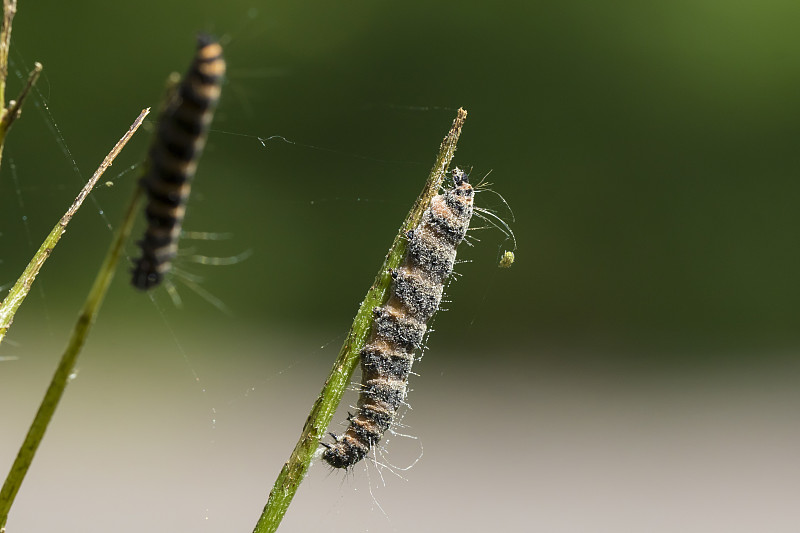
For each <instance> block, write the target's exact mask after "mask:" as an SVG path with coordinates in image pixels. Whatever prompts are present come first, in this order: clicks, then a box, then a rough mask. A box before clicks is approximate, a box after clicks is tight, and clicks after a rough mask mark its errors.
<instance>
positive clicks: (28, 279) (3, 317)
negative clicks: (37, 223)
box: [0, 107, 150, 342]
mask: <svg viewBox="0 0 800 533" xmlns="http://www.w3.org/2000/svg"><path fill="white" fill-rule="evenodd" d="M149 112H150V108H149V107H148V108H147V109H144V110H143V111H142V112H141V113H140V114H139V116H138V117H137V118H136V120H135V121H134V122H133V124H131V126H130V128H129V129H128V131H127V133H125V135H123V136H122V138H121V139H120V140H119V141H117V144H116V145H114V148H112V149H111V151H110V152H109V153H108V155H107V156H106V158H105V159H103V162H102V163H100V166H99V167H98V168H97V170H96V171H95V172H94V174H93V175H92V177H91V179H90V180H89V181H88V182H87V183H86V185H84V186H83V189H81V192H80V193H79V194H78V196H77V197H76V198H75V201H74V202H72V205H71V206H70V207H69V209H67V212H66V213H64V216H62V217H61V220H59V221H58V224H56V225H55V227H54V228H53V229H52V230H51V231H50V234H49V235H48V236H47V238H45V240H44V242H43V243H42V245H41V246H40V247H39V250H38V251H37V252H36V253H35V254H34V256H33V259H31V261H30V263H28V266H27V267H26V268H25V270H24V271H23V272H22V275H21V276H20V277H19V279H18V280H17V282H16V283H15V284H14V286H13V287H12V288H11V290H10V291H8V296H6V298H5V300H3V303H2V305H0V342H2V341H3V339H4V338H5V336H6V333H7V332H8V328H10V327H11V323H12V322H13V321H14V315H15V314H16V312H17V309H19V306H20V305H21V304H22V301H23V300H25V297H26V296H28V292H29V291H30V289H31V285H33V281H34V280H35V279H36V275H37V274H38V273H39V270H41V268H42V265H43V264H44V262H45V261H47V258H48V257H49V256H50V253H51V252H52V251H53V248H55V246H56V244H58V241H59V239H61V236H62V235H63V234H64V232H65V231H66V230H67V224H69V221H70V220H72V217H73V216H75V213H77V212H78V209H79V208H80V207H81V205H82V204H83V201H84V200H85V199H86V197H87V196H88V195H89V193H90V192H92V189H93V188H94V186H95V184H96V183H97V181H98V180H99V179H100V176H102V175H103V173H104V172H105V171H106V169H107V168H108V167H110V166H111V165H112V163H113V162H114V159H115V158H116V157H117V155H119V153H120V152H121V151H122V148H123V147H124V146H125V145H126V144H127V143H128V141H129V140H130V139H131V137H133V134H134V133H136V130H137V129H139V126H141V125H142V122H143V121H144V118H145V117H146V116H147V114H148V113H149Z"/></svg>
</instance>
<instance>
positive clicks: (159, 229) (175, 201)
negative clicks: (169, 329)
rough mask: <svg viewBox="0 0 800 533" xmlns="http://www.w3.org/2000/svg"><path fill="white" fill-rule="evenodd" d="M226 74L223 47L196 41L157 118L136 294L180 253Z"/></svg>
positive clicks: (145, 182)
mask: <svg viewBox="0 0 800 533" xmlns="http://www.w3.org/2000/svg"><path fill="white" fill-rule="evenodd" d="M224 75H225V59H223V57H222V47H221V46H220V45H219V43H217V42H216V41H214V40H213V39H212V38H211V37H208V36H205V35H201V36H198V38H197V51H196V53H195V56H194V60H193V61H192V65H191V67H190V68H189V71H188V72H187V73H186V75H185V76H184V77H183V79H182V80H181V82H180V84H179V85H178V87H177V89H176V91H175V93H176V94H175V95H174V97H173V98H172V99H171V100H170V101H169V103H168V104H167V105H166V107H165V108H164V110H163V111H162V112H161V116H160V117H159V119H158V130H157V132H156V138H155V141H154V142H153V145H152V146H151V148H150V153H149V169H148V172H147V174H146V175H145V176H144V177H143V178H142V179H141V181H140V186H141V187H142V188H143V189H144V190H145V192H146V193H147V208H146V210H145V216H146V218H147V223H148V225H147V230H146V231H145V234H144V238H143V239H142V240H141V241H139V242H138V243H137V244H138V245H139V247H140V248H141V251H142V255H141V257H139V258H138V259H136V260H135V264H134V268H133V277H132V279H131V283H132V284H133V286H134V287H136V288H137V289H141V290H147V289H150V288H152V287H155V286H157V285H158V284H159V283H161V281H162V280H163V279H164V275H165V274H166V273H167V272H168V271H169V270H170V268H171V267H172V260H173V259H174V258H175V256H176V255H177V253H178V237H179V236H180V233H181V226H182V223H183V217H184V215H185V213H186V201H187V199H188V198H189V192H190V191H191V186H192V179H193V178H194V174H195V171H196V170H197V161H198V159H199V158H200V154H201V153H202V152H203V148H204V147H205V144H206V137H207V135H208V128H209V125H210V124H211V120H212V119H213V117H214V109H215V108H216V106H217V102H218V101H219V96H220V92H221V89H222V78H223V76H224Z"/></svg>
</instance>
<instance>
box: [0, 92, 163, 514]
mask: <svg viewBox="0 0 800 533" xmlns="http://www.w3.org/2000/svg"><path fill="white" fill-rule="evenodd" d="M149 112H150V109H149V108H148V109H145V110H143V111H142V113H141V114H140V115H139V117H138V118H137V119H136V121H135V122H134V123H133V125H131V127H130V129H129V130H128V132H127V133H126V134H125V135H124V136H123V137H122V139H120V141H119V142H118V143H117V144H116V146H114V148H113V149H112V150H111V152H110V153H109V154H108V155H107V156H106V158H105V159H104V160H103V163H102V164H101V165H100V168H98V169H97V172H95V174H94V176H92V179H91V180H89V183H87V185H86V187H84V189H83V190H82V191H81V194H80V195H78V198H76V199H75V203H73V204H72V206H71V207H70V209H69V210H68V211H67V213H66V214H65V215H64V216H63V217H62V218H61V221H60V222H59V223H58V224H57V225H56V227H55V228H54V229H53V232H51V234H50V236H49V237H48V239H47V240H45V243H44V244H42V248H40V249H39V252H40V253H41V252H42V250H45V253H43V254H41V259H39V260H38V263H37V271H38V267H39V266H41V263H42V262H44V260H45V259H46V258H47V256H48V255H49V254H50V251H51V250H52V246H54V245H55V241H54V242H53V243H52V246H49V245H48V241H49V240H50V238H51V237H53V235H54V233H58V236H57V237H55V240H56V241H57V240H58V237H60V235H61V234H62V233H63V232H64V228H65V227H66V225H67V223H68V222H69V221H70V219H71V218H72V216H73V215H74V214H75V212H76V211H77V209H78V207H80V204H81V203H82V202H83V200H84V199H85V198H86V195H88V194H89V191H91V189H92V186H93V185H94V184H95V183H96V182H97V180H98V179H99V178H100V176H101V175H102V174H103V172H104V171H105V169H106V168H108V167H109V166H111V163H112V162H113V160H114V158H115V157H116V156H117V154H119V152H120V150H122V147H123V146H125V143H127V142H128V140H129V139H130V138H131V136H132V135H133V134H134V133H135V132H136V130H137V129H138V128H139V126H140V125H141V124H142V121H143V120H144V118H145V117H146V116H147V114H148V113H149ZM140 198H141V188H140V187H136V190H135V191H134V194H133V197H132V199H131V202H130V205H129V206H128V210H127V212H126V213H125V218H124V219H123V221H122V224H121V226H120V227H119V229H118V230H117V234H116V236H115V238H114V240H113V241H112V243H111V246H110V247H109V249H108V253H107V254H106V258H105V260H104V261H103V264H102V265H101V266H100V270H99V271H98V273H97V277H96V278H95V280H94V284H93V285H92V288H91V290H90V291H89V295H88V296H87V298H86V302H85V303H84V305H83V310H82V311H81V314H80V315H79V316H78V321H77V322H76V323H75V327H74V328H73V330H72V337H70V340H69V343H68V344H67V347H66V349H65V350H64V354H63V355H62V356H61V361H60V362H59V364H58V368H56V371H55V374H53V379H52V380H51V381H50V386H49V387H48V388H47V392H46V393H45V395H44V399H43V400H42V404H41V405H40V406H39V411H38V412H37V413H36V417H35V418H34V419H33V423H32V424H31V427H30V429H29V430H28V434H27V435H26V436H25V441H24V442H23V443H22V446H21V447H20V450H19V453H18V454H17V458H16V459H15V460H14V464H13V465H12V466H11V471H10V472H9V473H8V477H7V478H6V481H5V483H4V484H3V488H2V490H1V491H0V528H2V527H4V526H5V524H6V520H7V519H8V511H9V509H10V508H11V505H12V504H13V503H14V498H15V497H16V495H17V492H18V491H19V488H20V486H21V485H22V481H23V479H24V478H25V474H26V473H27V472H28V468H29V467H30V465H31V462H32V461H33V456H34V455H35V454H36V450H37V448H38V447H39V444H40V443H41V441H42V438H44V434H45V431H46V430H47V426H48V424H49V423H50V420H51V419H52V418H53V413H54V412H55V410H56V407H58V402H59V401H60V400H61V397H62V396H63V395H64V390H65V389H66V387H67V383H68V382H69V380H70V375H72V373H73V371H74V369H75V363H76V361H77V359H78V354H79V353H80V351H81V348H82V347H83V344H84V343H85V342H86V338H87V337H88V335H89V330H90V329H91V327H92V324H94V321H95V318H96V317H97V312H98V311H99V309H100V305H101V304H102V303H103V298H104V297H105V294H106V291H107V290H108V286H109V284H110V283H111V280H112V279H113V277H114V271H115V270H116V266H117V262H118V260H119V257H120V254H121V253H122V248H123V246H124V245H125V242H126V241H127V240H128V236H129V235H130V233H131V229H132V228H133V223H134V222H135V220H136V213H137V212H138V205H139V201H140ZM48 246H49V247H48ZM40 253H37V257H39V255H40ZM36 262H37V258H36V257H34V260H33V261H31V265H33V264H34V263H36ZM31 265H28V269H26V272H28V270H29V269H30V268H31ZM35 276H36V274H35V272H34V273H33V277H35ZM23 277H24V274H23ZM33 277H31V278H30V282H28V283H27V288H30V283H32V282H33ZM20 279H22V278H20ZM17 284H18V285H19V282H17ZM15 288H16V286H15ZM12 291H13V289H12ZM9 297H10V295H9ZM6 329H7V327H6Z"/></svg>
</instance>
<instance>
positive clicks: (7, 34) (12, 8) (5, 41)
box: [0, 0, 17, 111]
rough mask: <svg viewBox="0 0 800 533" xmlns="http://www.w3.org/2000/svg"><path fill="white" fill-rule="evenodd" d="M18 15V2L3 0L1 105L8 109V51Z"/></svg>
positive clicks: (0, 44) (0, 35) (0, 48)
mask: <svg viewBox="0 0 800 533" xmlns="http://www.w3.org/2000/svg"><path fill="white" fill-rule="evenodd" d="M16 14H17V0H3V26H2V27H0V105H2V106H3V111H5V107H6V78H8V50H9V49H10V47H11V23H12V22H13V20H14V15H16Z"/></svg>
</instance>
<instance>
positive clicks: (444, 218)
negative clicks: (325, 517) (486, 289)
mask: <svg viewBox="0 0 800 533" xmlns="http://www.w3.org/2000/svg"><path fill="white" fill-rule="evenodd" d="M452 178H453V188H451V189H449V190H447V191H445V192H444V193H443V194H439V195H437V196H434V197H433V199H432V200H431V203H430V206H429V207H428V208H427V209H426V210H425V212H424V213H423V215H422V219H421V221H420V223H419V225H418V226H417V227H416V228H414V229H413V230H411V231H409V232H407V234H406V237H407V238H408V247H407V250H406V255H405V257H404V258H403V260H402V262H401V264H400V266H399V267H398V268H397V269H396V270H393V271H392V272H391V275H392V278H393V280H392V288H391V293H390V296H389V299H388V300H387V302H386V304H385V305H383V306H381V307H376V308H375V309H374V310H373V323H372V330H371V333H370V337H369V339H368V340H367V343H366V345H365V346H364V348H363V349H362V350H361V352H360V357H361V395H360V397H359V400H358V406H357V407H358V409H357V413H356V414H355V415H350V416H349V417H348V420H349V422H350V425H349V427H348V428H347V430H346V431H345V432H344V433H343V434H342V435H339V436H337V435H335V434H333V433H331V436H332V437H333V440H334V442H333V443H331V444H328V443H322V445H323V446H324V447H325V450H324V452H323V454H322V457H323V459H324V460H325V461H326V462H327V463H328V464H329V465H330V466H332V467H335V468H349V467H351V466H353V465H355V464H356V463H357V462H358V461H360V460H361V459H363V458H364V457H365V456H366V455H367V453H368V452H369V450H370V448H371V447H372V446H373V445H375V444H376V443H377V442H378V441H380V440H381V437H383V434H384V433H385V432H386V430H388V429H389V427H390V426H391V424H392V420H393V419H394V416H395V414H396V413H397V410H398V408H399V407H400V404H401V403H402V402H403V400H404V399H405V397H406V387H407V384H408V376H409V373H410V372H411V365H412V364H413V362H414V352H415V351H416V350H417V349H418V348H419V347H420V346H421V345H422V339H423V337H424V335H425V331H426V329H427V325H426V324H427V322H428V320H429V319H430V318H431V317H432V316H433V314H434V313H435V312H436V311H437V310H438V308H439V303H440V301H441V299H442V291H443V288H444V282H445V281H446V280H447V278H448V277H449V276H450V274H451V273H452V272H453V264H454V263H455V258H456V248H457V247H458V245H459V243H460V242H461V241H462V240H463V239H464V236H465V235H466V233H467V228H468V227H469V222H470V218H471V217H472V211H473V197H474V191H473V189H472V186H471V185H470V184H469V176H468V175H467V174H466V173H465V172H464V171H463V170H461V169H459V168H455V169H453V172H452Z"/></svg>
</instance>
